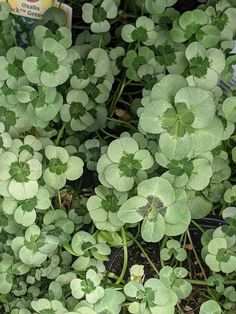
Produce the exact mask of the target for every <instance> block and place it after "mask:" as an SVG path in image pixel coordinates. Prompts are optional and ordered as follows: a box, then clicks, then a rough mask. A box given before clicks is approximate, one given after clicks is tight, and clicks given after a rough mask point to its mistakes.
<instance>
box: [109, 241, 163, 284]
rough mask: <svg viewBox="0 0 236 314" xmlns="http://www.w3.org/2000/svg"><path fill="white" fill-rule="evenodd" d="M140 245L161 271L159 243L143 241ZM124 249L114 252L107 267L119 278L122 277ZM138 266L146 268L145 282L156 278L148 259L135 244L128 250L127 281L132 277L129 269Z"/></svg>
mask: <svg viewBox="0 0 236 314" xmlns="http://www.w3.org/2000/svg"><path fill="white" fill-rule="evenodd" d="M140 244H141V245H142V246H143V248H144V250H145V252H146V253H147V255H148V256H149V258H150V259H151V261H152V262H153V264H154V265H155V266H156V268H157V269H160V262H159V244H158V243H146V242H144V241H141V242H140ZM123 258H124V254H123V249H118V250H116V251H114V253H113V255H112V256H111V259H110V262H109V264H108V265H107V270H109V271H111V272H113V273H114V274H116V275H117V276H119V275H120V272H121V269H122V267H123ZM135 264H138V265H143V266H144V273H145V280H147V279H149V278H154V277H155V276H156V273H155V272H154V270H153V269H152V268H151V267H150V264H149V263H148V261H147V259H146V257H145V256H144V255H143V253H142V252H141V251H140V249H139V248H138V247H137V246H136V245H135V244H134V245H133V246H131V247H129V248H128V267H127V271H126V274H125V279H126V280H127V279H128V278H129V276H130V273H129V269H130V268H131V266H133V265H135Z"/></svg>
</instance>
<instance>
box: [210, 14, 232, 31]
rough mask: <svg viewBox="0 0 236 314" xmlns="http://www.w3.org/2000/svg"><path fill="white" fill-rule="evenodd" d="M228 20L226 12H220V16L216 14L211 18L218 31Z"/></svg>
mask: <svg viewBox="0 0 236 314" xmlns="http://www.w3.org/2000/svg"><path fill="white" fill-rule="evenodd" d="M228 20H229V18H228V16H227V15H226V14H222V15H220V17H218V16H216V17H215V18H214V19H213V21H212V24H213V25H215V26H216V27H217V28H218V29H219V30H220V31H223V29H224V28H225V26H226V24H227V22H228Z"/></svg>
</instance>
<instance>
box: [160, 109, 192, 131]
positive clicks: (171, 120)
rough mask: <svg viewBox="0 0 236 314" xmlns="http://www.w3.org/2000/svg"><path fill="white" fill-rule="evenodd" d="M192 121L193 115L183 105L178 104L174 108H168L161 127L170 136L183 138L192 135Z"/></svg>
mask: <svg viewBox="0 0 236 314" xmlns="http://www.w3.org/2000/svg"><path fill="white" fill-rule="evenodd" d="M193 121H194V115H193V113H192V112H191V111H190V110H189V109H188V107H187V105H186V104H184V103H178V104H176V105H175V107H174V108H168V109H167V110H166V111H165V112H164V115H163V118H162V127H163V128H164V129H166V130H167V131H168V132H169V133H170V134H171V135H173V136H177V137H183V136H184V134H185V133H186V132H187V133H192V132H193V128H192V127H191V125H192V123H193Z"/></svg>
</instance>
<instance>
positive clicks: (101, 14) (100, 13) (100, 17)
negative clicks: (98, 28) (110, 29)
mask: <svg viewBox="0 0 236 314" xmlns="http://www.w3.org/2000/svg"><path fill="white" fill-rule="evenodd" d="M106 17H107V13H106V11H105V10H104V9H103V7H99V8H93V20H94V22H96V23H100V22H104V21H105V19H106Z"/></svg>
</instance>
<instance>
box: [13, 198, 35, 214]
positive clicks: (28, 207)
mask: <svg viewBox="0 0 236 314" xmlns="http://www.w3.org/2000/svg"><path fill="white" fill-rule="evenodd" d="M17 205H18V206H20V205H21V207H22V209H23V211H25V212H31V211H32V210H33V209H34V208H35V206H36V205H37V198H36V197H33V198H30V199H28V200H25V201H23V202H19V203H17Z"/></svg>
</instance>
